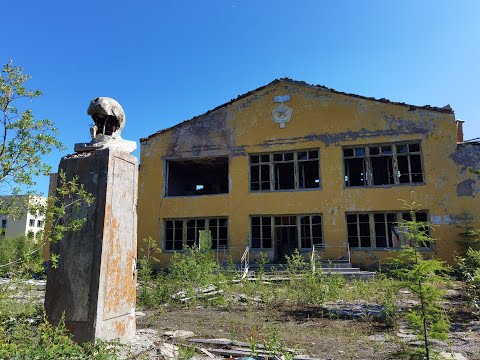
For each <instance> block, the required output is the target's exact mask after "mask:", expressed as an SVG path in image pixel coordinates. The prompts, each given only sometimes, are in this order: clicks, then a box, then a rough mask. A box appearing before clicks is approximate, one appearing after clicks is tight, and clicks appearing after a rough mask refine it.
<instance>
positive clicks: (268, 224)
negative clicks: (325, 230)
mask: <svg viewBox="0 0 480 360" xmlns="http://www.w3.org/2000/svg"><path fill="white" fill-rule="evenodd" d="M281 229H284V231H283V233H282V231H281ZM277 230H280V231H277ZM290 230H292V231H293V235H295V236H291V237H290V238H291V239H300V243H298V242H297V240H295V244H294V248H298V246H300V247H301V248H302V249H311V248H312V246H313V244H321V243H322V242H323V235H322V217H321V215H319V214H315V215H282V216H252V217H251V218H250V231H251V232H250V234H251V246H252V248H253V249H271V248H272V246H273V241H272V239H273V234H276V235H275V238H276V239H277V241H280V242H281V241H282V235H285V234H286V232H288V231H290ZM286 245H291V244H283V245H282V246H284V247H285V246H286ZM278 246H280V245H279V244H277V247H278Z"/></svg>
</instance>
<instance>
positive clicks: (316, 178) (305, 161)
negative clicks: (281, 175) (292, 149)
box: [298, 150, 320, 189]
mask: <svg viewBox="0 0 480 360" xmlns="http://www.w3.org/2000/svg"><path fill="white" fill-rule="evenodd" d="M298 187H299V188H300V189H315V188H319V187H320V169H319V167H318V151H316V150H310V151H308V152H307V151H300V152H298Z"/></svg>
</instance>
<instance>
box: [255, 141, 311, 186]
mask: <svg viewBox="0 0 480 360" xmlns="http://www.w3.org/2000/svg"><path fill="white" fill-rule="evenodd" d="M315 188H317V189H318V188H320V160H319V151H318V150H303V151H290V152H283V153H271V154H258V155H250V190H252V191H269V190H294V189H315Z"/></svg>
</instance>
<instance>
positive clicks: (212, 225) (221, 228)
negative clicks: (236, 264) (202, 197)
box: [208, 218, 228, 249]
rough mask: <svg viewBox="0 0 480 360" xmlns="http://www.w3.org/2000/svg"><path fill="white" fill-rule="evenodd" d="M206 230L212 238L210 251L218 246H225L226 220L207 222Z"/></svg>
mask: <svg viewBox="0 0 480 360" xmlns="http://www.w3.org/2000/svg"><path fill="white" fill-rule="evenodd" d="M208 229H209V230H210V234H211V236H212V249H218V247H219V246H222V247H225V246H227V245H228V244H227V219H226V218H219V219H210V220H208Z"/></svg>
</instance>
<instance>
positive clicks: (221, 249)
mask: <svg viewBox="0 0 480 360" xmlns="http://www.w3.org/2000/svg"><path fill="white" fill-rule="evenodd" d="M220 251H222V252H223V257H224V260H225V256H226V255H227V251H228V245H218V244H217V264H219V262H218V260H219V254H220Z"/></svg>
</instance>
